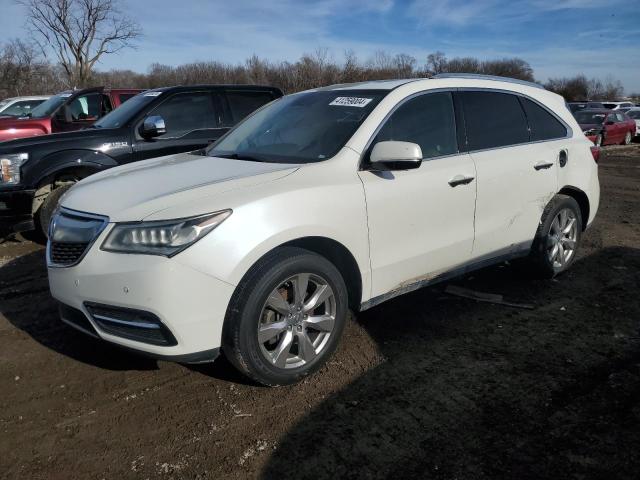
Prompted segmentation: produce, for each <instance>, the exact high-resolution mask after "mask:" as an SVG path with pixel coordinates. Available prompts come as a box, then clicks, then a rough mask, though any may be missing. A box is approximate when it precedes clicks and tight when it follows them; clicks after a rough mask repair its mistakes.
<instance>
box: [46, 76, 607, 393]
mask: <svg viewBox="0 0 640 480" xmlns="http://www.w3.org/2000/svg"><path fill="white" fill-rule="evenodd" d="M597 153H598V149H597V147H594V146H593V144H592V143H591V142H589V140H587V138H586V137H585V136H584V135H583V134H582V131H581V130H580V127H579V126H578V124H577V123H576V121H575V120H574V118H573V116H572V115H571V112H569V110H568V109H567V108H566V106H565V102H564V100H563V98H562V97H560V96H558V95H555V94H553V93H551V92H548V91H546V90H544V89H542V88H541V87H539V86H537V85H535V84H529V83H526V82H517V81H509V80H506V79H499V78H493V77H489V78H487V77H477V76H465V75H462V76H451V75H448V76H440V77H437V78H434V79H418V80H416V79H411V80H394V81H380V82H366V83H359V84H350V85H336V86H331V87H327V88H320V89H316V90H310V91H306V92H302V93H297V94H295V95H289V96H287V97H283V98H281V99H279V100H276V101H274V102H272V103H270V104H268V105H266V106H265V107H263V108H262V109H260V110H258V111H257V112H256V113H254V114H253V115H252V116H250V117H248V118H247V119H246V120H244V121H243V122H242V123H240V124H239V125H238V126H236V127H235V128H234V129H233V130H231V131H230V132H229V133H228V134H226V135H225V136H224V137H222V138H221V139H220V140H219V141H218V142H217V143H216V144H214V145H212V147H210V148H209V149H208V150H207V152H206V154H204V155H203V154H195V153H194V154H179V155H173V156H168V157H164V158H159V159H154V160H148V161H143V162H139V163H135V164H131V165H128V166H123V167H118V168H114V169H111V170H108V171H105V172H103V173H100V174H97V175H93V176H91V177H89V178H87V179H86V180H83V181H81V182H80V183H78V184H77V185H76V186H74V187H73V188H72V189H71V190H70V191H69V192H68V193H67V194H66V195H65V196H64V197H63V198H62V201H61V206H60V208H59V210H58V212H57V214H56V215H55V216H54V218H53V221H52V223H51V227H50V231H49V244H48V247H47V261H48V267H49V280H50V284H51V292H52V293H53V296H54V297H55V298H56V299H57V300H59V301H60V311H61V316H62V319H63V320H64V321H65V322H67V323H70V324H71V325H73V326H75V327H76V328H79V329H81V330H83V331H84V332H86V333H89V334H91V335H94V336H96V337H99V338H102V339H104V340H107V341H109V342H113V343H116V344H118V345H121V346H124V347H128V348H130V349H134V350H138V351H141V352H145V353H147V354H151V355H153V356H157V357H160V358H166V359H170V360H176V361H180V362H203V361H212V360H213V359H215V358H216V356H217V355H218V353H219V352H220V351H222V352H223V353H224V354H225V355H226V356H227V357H228V358H229V360H230V361H231V362H232V363H233V364H234V365H235V366H236V367H237V368H239V369H240V370H241V371H242V372H244V373H245V374H246V375H248V376H249V377H251V378H253V379H254V380H256V381H258V382H261V383H263V384H267V385H278V384H287V383H292V382H295V381H297V380H299V379H300V378H301V377H303V376H305V375H307V374H309V373H310V372H312V371H314V370H317V369H318V368H319V367H320V366H321V365H322V364H323V363H324V362H325V361H326V360H327V358H328V357H329V356H330V355H331V353H332V352H333V351H334V349H335V348H336V345H337V343H338V341H339V338H340V335H341V333H342V330H343V328H344V325H345V317H346V315H347V309H348V308H351V309H353V310H355V311H358V310H364V309H367V308H370V307H372V306H374V305H377V304H379V303H380V302H383V301H385V300H388V299H390V298H392V297H395V296H397V295H400V294H402V293H405V292H409V291H412V290H415V289H417V288H420V287H422V286H425V285H430V284H433V283H435V282H438V281H441V280H444V279H448V278H451V277H453V276H455V275H459V274H461V273H465V272H469V271H470V270H473V269H476V268H480V267H483V266H486V265H489V264H492V263H496V262H501V261H504V260H506V259H514V258H517V257H526V258H527V260H528V261H529V263H530V264H531V266H532V267H533V268H534V269H536V271H538V272H540V273H541V274H542V275H544V276H546V277H552V276H554V275H556V274H558V273H560V272H562V271H564V270H565V269H566V268H568V266H569V265H570V264H571V263H572V262H573V261H574V259H575V256H576V250H577V248H578V245H579V242H580V236H581V234H582V232H583V230H584V229H585V228H586V227H587V225H589V224H590V223H591V221H592V220H593V218H594V216H595V214H596V210H597V208H598V201H599V183H598V171H597V165H596V161H595V160H597Z"/></svg>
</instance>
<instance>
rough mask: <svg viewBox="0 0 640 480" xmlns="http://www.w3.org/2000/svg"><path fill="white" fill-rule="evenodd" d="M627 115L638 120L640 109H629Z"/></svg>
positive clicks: (639, 118)
mask: <svg viewBox="0 0 640 480" xmlns="http://www.w3.org/2000/svg"><path fill="white" fill-rule="evenodd" d="M627 115H629V116H630V117H631V118H633V119H634V120H640V110H629V111H628V112H627Z"/></svg>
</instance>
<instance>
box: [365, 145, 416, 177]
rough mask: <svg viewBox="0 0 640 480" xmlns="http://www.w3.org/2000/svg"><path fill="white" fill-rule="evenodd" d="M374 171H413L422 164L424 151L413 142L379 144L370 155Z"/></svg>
mask: <svg viewBox="0 0 640 480" xmlns="http://www.w3.org/2000/svg"><path fill="white" fill-rule="evenodd" d="M369 161H370V162H371V167H372V170H411V169H413V168H418V167H420V165H421V164H422V149H421V148H420V145H418V144H417V143H411V142H396V141H387V142H378V143H376V144H375V146H374V147H373V150H371V155H369Z"/></svg>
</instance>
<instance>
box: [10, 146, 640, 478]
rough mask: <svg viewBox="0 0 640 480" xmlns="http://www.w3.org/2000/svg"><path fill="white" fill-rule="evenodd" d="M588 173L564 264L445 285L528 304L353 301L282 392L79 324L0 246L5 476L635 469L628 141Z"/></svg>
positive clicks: (639, 434)
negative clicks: (595, 190)
mask: <svg viewBox="0 0 640 480" xmlns="http://www.w3.org/2000/svg"><path fill="white" fill-rule="evenodd" d="M600 178H601V182H602V204H601V208H600V212H599V215H598V218H597V221H596V222H595V224H594V226H593V228H592V229H590V230H589V231H588V232H587V233H586V235H585V236H584V239H583V244H582V251H581V256H580V259H579V261H577V263H576V264H575V265H574V267H573V268H572V270H571V271H570V272H568V273H567V274H565V275H563V276H561V277H560V278H558V279H557V280H554V281H536V280H531V279H529V278H526V276H523V275H522V274H521V273H519V272H518V271H517V269H515V268H514V267H512V266H510V265H502V266H497V267H492V268H488V269H485V270H483V271H480V272H477V273H474V274H473V275H471V276H468V277H466V278H463V279H459V280H456V281H455V282H452V283H453V284H455V285H460V286H465V287H468V288H473V289H477V290H480V291H484V292H491V293H501V294H503V295H505V297H506V298H507V299H508V300H511V301H515V302H525V303H532V304H534V305H535V309H534V310H523V309H517V308H508V307H504V306H498V305H492V304H486V303H477V302H475V301H473V300H466V299H461V298H457V297H452V296H449V295H446V294H444V293H443V288H444V286H443V285H441V286H436V287H433V288H430V289H425V290H422V291H418V292H414V293H412V294H409V295H407V296H404V297H401V298H398V299H395V300H393V301H390V302H388V303H386V304H383V305H381V306H379V307H376V308H373V309H371V310H369V311H367V312H364V313H362V314H360V315H358V316H357V318H355V319H353V320H352V321H351V322H350V325H349V327H348V329H347V332H346V335H345V337H344V339H343V341H342V344H341V347H340V349H339V351H338V353H337V354H336V355H335V357H334V358H333V359H332V360H331V361H330V362H329V364H328V365H327V366H326V367H325V368H324V369H323V370H322V371H321V372H319V373H318V374H317V375H315V376H313V377H312V378H309V379H307V380H306V381H305V382H303V383H302V384H300V385H296V386H292V387H288V388H277V389H268V388H261V387H257V386H254V385H251V384H248V383H246V382H245V380H244V379H243V378H241V377H239V376H238V375H237V374H236V373H235V372H234V370H233V369H232V368H231V367H230V366H229V364H228V363H226V362H225V361H224V360H223V359H221V360H219V361H217V362H216V363H215V364H213V365H208V366H197V367H195V366H183V365H177V364H171V363H165V362H155V361H151V360H147V359H142V358H139V357H136V356H134V355H132V354H129V353H126V352H123V351H122V350H120V349H118V348H116V347H112V346H110V345H108V344H104V343H101V342H99V341H96V340H93V339H92V338H89V337H86V336H84V335H82V334H80V333H77V332H75V331H74V330H72V329H70V328H68V327H66V326H64V325H63V324H61V323H60V322H59V320H58V317H57V313H56V306H55V304H54V302H53V300H52V299H51V297H50V296H49V292H48V287H47V279H46V270H45V265H44V254H43V250H42V247H40V246H38V245H36V244H34V243H30V242H26V241H21V242H17V241H11V242H5V243H4V244H2V245H0V477H1V478H24V479H27V478H28V479H38V478H43V479H44V478H46V479H72V478H78V479H91V478H98V479H101V478H108V479H111V478H114V479H115V478H117V479H120V478H124V479H128V478H132V479H145V478H216V479H217V478H255V477H262V478H298V479H304V478H310V479H311V478H389V477H394V478H410V477H420V478H437V479H464V480H466V479H501V478H509V479H554V480H556V479H574V478H575V479H618V478H619V479H637V478H639V477H640V332H639V326H640V289H639V287H640V145H633V146H630V147H607V148H606V149H605V156H604V159H603V160H602V161H601V168H600Z"/></svg>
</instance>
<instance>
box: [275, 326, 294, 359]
mask: <svg viewBox="0 0 640 480" xmlns="http://www.w3.org/2000/svg"><path fill="white" fill-rule="evenodd" d="M292 343H293V333H291V331H290V330H287V333H285V334H284V335H283V336H282V339H281V340H280V342H279V343H278V346H277V347H276V349H275V350H274V352H273V354H272V356H271V361H272V362H273V364H274V365H275V366H276V367H280V368H284V366H285V365H286V364H287V357H288V356H289V351H290V350H291V344H292Z"/></svg>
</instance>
